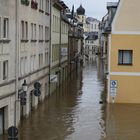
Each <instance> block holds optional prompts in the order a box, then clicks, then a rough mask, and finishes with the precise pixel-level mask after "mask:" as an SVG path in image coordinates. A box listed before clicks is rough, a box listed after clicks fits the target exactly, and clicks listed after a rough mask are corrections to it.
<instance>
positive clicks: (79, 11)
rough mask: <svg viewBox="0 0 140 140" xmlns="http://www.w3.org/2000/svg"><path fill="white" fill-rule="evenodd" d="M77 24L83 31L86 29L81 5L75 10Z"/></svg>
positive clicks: (83, 10)
mask: <svg viewBox="0 0 140 140" xmlns="http://www.w3.org/2000/svg"><path fill="white" fill-rule="evenodd" d="M76 14H77V19H78V24H79V25H80V26H82V27H83V29H84V31H85V29H86V15H85V9H84V8H83V7H82V4H81V5H80V7H79V8H77V10H76Z"/></svg>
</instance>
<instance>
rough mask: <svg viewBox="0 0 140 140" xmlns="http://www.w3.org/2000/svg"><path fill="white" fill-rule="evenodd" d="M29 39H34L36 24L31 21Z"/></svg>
mask: <svg viewBox="0 0 140 140" xmlns="http://www.w3.org/2000/svg"><path fill="white" fill-rule="evenodd" d="M31 40H32V41H36V24H33V23H31Z"/></svg>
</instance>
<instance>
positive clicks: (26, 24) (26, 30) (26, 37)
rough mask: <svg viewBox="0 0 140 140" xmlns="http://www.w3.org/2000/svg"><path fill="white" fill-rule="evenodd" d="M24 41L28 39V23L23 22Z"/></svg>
mask: <svg viewBox="0 0 140 140" xmlns="http://www.w3.org/2000/svg"><path fill="white" fill-rule="evenodd" d="M25 39H26V40H27V39H28V22H25Z"/></svg>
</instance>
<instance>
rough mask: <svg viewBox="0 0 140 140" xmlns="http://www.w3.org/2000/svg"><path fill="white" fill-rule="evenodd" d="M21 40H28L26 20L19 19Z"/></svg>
mask: <svg viewBox="0 0 140 140" xmlns="http://www.w3.org/2000/svg"><path fill="white" fill-rule="evenodd" d="M21 40H28V22H27V21H21Z"/></svg>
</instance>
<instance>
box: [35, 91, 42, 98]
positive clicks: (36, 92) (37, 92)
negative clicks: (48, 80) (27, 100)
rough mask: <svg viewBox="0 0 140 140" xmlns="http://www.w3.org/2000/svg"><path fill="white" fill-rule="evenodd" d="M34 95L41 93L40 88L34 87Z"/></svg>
mask: <svg viewBox="0 0 140 140" xmlns="http://www.w3.org/2000/svg"><path fill="white" fill-rule="evenodd" d="M34 95H35V96H37V97H38V96H40V95H41V91H40V89H35V90H34Z"/></svg>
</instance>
